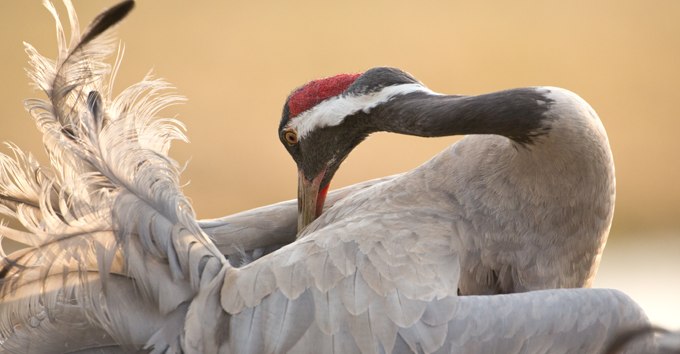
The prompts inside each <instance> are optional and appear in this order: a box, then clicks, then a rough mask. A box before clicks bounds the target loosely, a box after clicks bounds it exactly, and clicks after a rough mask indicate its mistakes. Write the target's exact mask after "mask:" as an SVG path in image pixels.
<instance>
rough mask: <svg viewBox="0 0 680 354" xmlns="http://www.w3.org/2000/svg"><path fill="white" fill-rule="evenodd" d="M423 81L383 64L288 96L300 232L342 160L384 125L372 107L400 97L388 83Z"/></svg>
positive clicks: (284, 136)
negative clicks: (372, 114)
mask: <svg viewBox="0 0 680 354" xmlns="http://www.w3.org/2000/svg"><path fill="white" fill-rule="evenodd" d="M417 83H418V82H417V81H416V80H415V79H414V78H413V77H411V76H410V75H409V74H407V73H405V72H403V71H401V70H399V69H394V68H384V67H381V68H374V69H370V70H368V71H366V72H365V73H362V74H340V75H336V76H332V77H328V78H324V79H319V80H314V81H311V82H309V83H307V84H305V85H303V86H301V87H299V88H297V89H296V90H294V91H293V92H292V93H291V94H290V95H289V96H288V99H287V100H286V103H285V104H284V106H283V113H282V118H281V123H280V125H279V131H278V133H279V139H280V140H281V142H282V143H283V145H284V147H285V148H286V149H287V150H288V152H289V153H290V155H291V156H292V157H293V159H294V160H295V163H296V164H297V168H298V233H300V232H301V231H302V230H303V229H304V227H305V226H307V225H308V224H309V223H311V222H312V221H314V220H315V219H316V218H317V217H318V216H319V215H320V214H321V212H322V209H323V204H324V201H325V199H326V193H327V191H328V187H329V185H330V182H331V179H332V178H333V176H334V174H335V172H336V171H337V170H338V168H339V167H340V164H341V163H342V161H344V159H345V158H346V157H347V155H349V153H350V151H352V149H354V147H356V146H357V145H358V144H359V143H360V142H361V141H363V140H364V139H365V138H366V137H367V136H368V135H369V134H370V133H372V132H374V131H376V130H379V129H376V127H375V125H374V124H373V122H372V120H371V119H370V118H371V117H370V112H371V110H372V109H374V108H376V107H378V106H379V105H380V104H382V103H384V102H387V101H389V100H390V99H392V98H393V97H394V95H391V96H390V95H386V94H384V92H386V91H387V90H385V88H387V87H392V88H395V87H400V86H403V85H409V84H410V85H413V84H417Z"/></svg>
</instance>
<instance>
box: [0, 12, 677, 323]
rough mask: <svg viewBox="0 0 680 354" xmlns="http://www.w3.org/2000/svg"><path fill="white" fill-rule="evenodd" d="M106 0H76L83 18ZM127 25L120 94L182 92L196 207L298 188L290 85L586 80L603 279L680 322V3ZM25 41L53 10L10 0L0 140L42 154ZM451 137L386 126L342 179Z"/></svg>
mask: <svg viewBox="0 0 680 354" xmlns="http://www.w3.org/2000/svg"><path fill="white" fill-rule="evenodd" d="M113 3H114V1H112V0H106V1H102V0H96V1H95V0H87V1H85V0H81V1H78V0H75V5H76V8H77V9H78V11H79V15H80V18H81V22H83V25H84V24H85V23H88V22H89V21H90V20H91V19H92V18H93V17H94V16H95V15H96V14H97V13H98V12H99V11H100V10H102V9H103V8H105V7H108V6H110V5H112V4H113ZM192 4H193V5H192ZM57 5H58V8H59V9H63V7H62V6H61V4H57ZM117 33H118V36H119V37H120V39H121V40H122V41H123V42H124V43H125V45H126V55H125V59H124V61H123V66H122V68H121V71H120V74H119V79H118V81H117V82H118V86H117V89H118V91H120V89H121V88H123V87H125V86H127V85H129V84H130V83H132V82H134V81H136V80H138V79H140V78H141V77H142V76H143V75H144V74H145V73H146V72H147V70H149V69H151V68H153V69H154V72H155V73H156V74H157V75H158V76H161V77H164V78H166V79H167V80H169V81H170V82H172V83H173V84H175V85H176V87H177V88H178V91H179V92H180V93H182V94H183V95H186V96H187V97H188V98H189V102H188V103H187V104H185V105H183V106H179V107H173V108H172V109H170V110H168V111H166V112H167V113H168V115H171V116H172V115H178V117H179V118H180V119H181V120H183V121H184V122H185V123H186V124H187V126H188V135H189V137H190V139H191V140H192V143H191V144H182V145H180V144H178V145H175V147H174V148H173V150H172V155H173V156H174V157H175V158H176V159H178V160H179V161H180V162H184V161H189V160H190V162H189V165H188V168H187V170H186V172H185V174H184V181H186V182H190V184H189V185H188V186H187V187H186V188H185V192H186V194H187V195H188V196H190V197H191V199H192V200H193V202H194V206H195V209H196V211H197V213H198V215H199V217H201V218H211V217H217V216H221V215H225V214H230V213H234V212H237V211H240V210H244V209H249V208H253V207H257V206H260V205H264V204H269V203H274V202H277V201H280V200H283V199H291V198H294V197H295V193H296V177H295V168H294V165H293V162H292V160H291V159H290V157H289V156H288V155H287V154H286V152H285V151H284V149H283V147H282V146H280V143H279V141H278V139H277V136H276V128H277V126H278V121H279V117H280V113H281V107H282V104H283V101H284V99H285V98H286V96H287V94H288V93H289V92H290V91H291V90H292V89H293V88H295V87H296V86H298V85H301V84H303V83H305V82H306V81H308V80H311V79H315V78H319V77H324V76H329V75H333V74H336V73H341V72H360V71H363V70H365V69H367V68H370V67H373V66H381V65H389V66H396V67H400V68H402V69H404V70H406V71H408V72H410V73H412V74H413V75H414V76H415V77H416V78H418V79H420V80H421V81H423V82H424V83H425V84H427V85H428V86H429V87H430V88H432V89H433V90H435V91H439V92H443V93H461V94H477V93H483V92H489V91H495V90H500V89H505V88H511V87H518V86H533V85H551V86H562V87H565V88H568V89H571V90H572V91H575V92H577V93H579V94H580V95H581V96H582V97H584V98H585V99H586V100H587V101H589V102H590V103H591V105H592V106H593V107H594V108H595V109H596V110H597V112H598V113H599V114H600V117H601V118H602V120H603V122H604V124H605V127H606V128H607V131H608V133H609V138H610V141H611V145H612V149H613V151H614V157H615V159H616V168H617V184H618V186H617V189H618V191H617V193H618V194H617V206H616V216H615V219H614V226H613V228H612V233H611V235H610V241H609V245H608V248H607V250H606V251H605V255H604V257H603V263H602V268H601V271H600V274H599V276H598V281H597V283H596V285H598V286H607V287H616V288H620V289H623V290H624V291H626V292H628V293H629V294H631V295H632V296H633V297H634V298H635V299H637V300H638V301H640V302H641V303H643V306H645V308H647V310H648V311H649V313H650V316H651V317H652V318H653V319H654V320H655V321H657V322H659V323H662V324H666V325H670V326H674V327H680V295H679V294H680V287H679V286H678V285H677V283H678V282H679V281H680V278H679V277H678V275H677V270H678V269H679V267H680V209H679V207H680V186H679V185H678V183H679V181H680V163H679V162H680V161H679V160H680V140H679V139H677V133H678V131H679V130H680V88H678V83H679V82H680V1H677V0H655V1H651V2H650V1H643V0H635V1H617V0H606V1H597V2H595V1H585V0H581V1H568V2H565V1H426V2H414V1H395V0H390V1H388V0H384V1H372V2H367V1H359V0H353V1H342V2H326V1H318V0H306V1H285V2H284V1H278V2H275V1H269V2H261V1H245V0H242V1H195V2H191V3H190V2H189V1H180V0H143V1H139V2H138V4H137V8H136V9H135V11H134V12H133V13H132V14H131V16H130V17H129V18H128V19H126V20H125V22H124V23H123V25H122V26H119V27H118V31H117ZM22 40H23V41H27V42H30V43H32V44H33V45H35V46H36V47H37V48H38V49H39V50H41V52H42V53H45V54H48V55H49V56H53V55H54V50H55V44H54V42H55V39H54V28H53V22H52V20H51V18H50V16H49V14H48V13H47V11H45V10H44V9H43V8H42V6H41V4H40V1H38V0H24V1H18V0H3V1H2V2H0V48H2V49H1V50H0V58H1V62H2V67H1V68H0V74H1V75H2V84H0V103H1V104H0V119H1V121H0V122H1V123H0V140H2V141H5V140H9V141H13V142H15V143H17V144H19V145H20V146H21V147H22V148H24V149H27V150H30V151H34V152H36V153H38V154H41V152H42V147H41V145H40V138H39V136H38V134H37V132H36V130H35V128H34V124H33V122H32V121H31V119H29V116H28V114H27V113H26V112H24V110H23V107H22V100H23V99H25V98H27V97H35V96H40V93H38V92H35V91H33V90H32V88H30V87H29V85H28V82H27V79H26V75H25V73H24V68H25V67H26V56H25V54H24V53H23V46H22ZM455 140H456V139H455V138H440V139H422V138H414V137H405V136H396V135H388V134H377V135H375V136H373V137H371V138H370V139H369V140H368V141H367V142H366V143H364V144H362V145H361V146H360V147H359V148H358V149H357V150H356V151H354V152H353V153H352V155H351V156H350V157H349V159H348V160H347V161H346V162H345V163H344V165H343V167H342V168H341V169H340V172H339V173H338V175H337V177H336V178H335V180H334V184H333V187H340V186H344V185H347V184H351V183H354V182H357V181H361V180H365V179H369V178H373V177H379V176H383V175H387V174H392V173H397V172H400V171H404V170H407V169H409V168H412V167H415V166H417V165H419V164H420V163H422V162H424V161H425V160H426V159H428V158H429V157H430V156H432V155H434V154H435V153H437V152H438V151H440V150H441V149H443V148H444V147H445V146H447V145H449V144H451V143H452V142H454V141H455ZM2 151H6V149H3V150H2Z"/></svg>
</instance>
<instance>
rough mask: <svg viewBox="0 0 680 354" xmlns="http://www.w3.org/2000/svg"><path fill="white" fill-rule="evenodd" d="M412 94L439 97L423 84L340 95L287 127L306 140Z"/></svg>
mask: <svg viewBox="0 0 680 354" xmlns="http://www.w3.org/2000/svg"><path fill="white" fill-rule="evenodd" d="M412 92H425V93H428V94H431V95H439V94H438V93H436V92H433V91H432V90H430V89H428V88H427V87H425V86H423V85H421V84H402V85H394V86H387V87H385V88H383V89H382V90H380V91H376V92H373V93H369V94H361V95H358V96H357V95H339V96H335V97H332V98H329V99H327V100H325V101H323V102H321V103H319V104H318V105H316V106H314V107H312V108H311V109H308V110H307V111H305V112H302V113H301V114H299V115H298V116H296V117H294V118H292V119H291V120H290V122H288V124H287V125H286V127H287V128H291V129H295V130H296V131H297V134H298V136H299V137H300V138H304V137H305V136H306V135H307V134H309V132H311V131H312V130H315V129H318V128H323V127H329V126H336V125H338V124H340V123H342V121H343V120H344V119H345V117H348V116H350V115H352V114H355V113H357V112H359V111H363V112H364V113H369V112H370V111H371V109H373V108H374V107H376V106H378V105H380V104H382V103H385V102H387V101H389V100H391V99H392V98H394V97H396V96H401V95H406V94H409V93H412Z"/></svg>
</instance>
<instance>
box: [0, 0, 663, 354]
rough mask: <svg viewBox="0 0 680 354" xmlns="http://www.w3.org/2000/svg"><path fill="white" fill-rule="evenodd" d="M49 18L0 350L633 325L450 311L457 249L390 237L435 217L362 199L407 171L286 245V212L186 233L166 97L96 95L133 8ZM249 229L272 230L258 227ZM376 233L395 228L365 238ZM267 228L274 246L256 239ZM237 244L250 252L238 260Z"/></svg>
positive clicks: (307, 343) (521, 306)
mask: <svg viewBox="0 0 680 354" xmlns="http://www.w3.org/2000/svg"><path fill="white" fill-rule="evenodd" d="M64 3H65V5H66V8H67V11H68V15H69V16H68V17H69V22H70V25H71V38H70V41H68V42H67V40H66V35H65V33H64V29H63V26H62V23H61V21H60V20H59V16H58V15H57V11H56V10H55V8H54V7H53V6H52V4H51V3H50V2H49V1H45V5H46V7H47V8H48V10H49V11H50V12H51V13H52V15H53V16H54V18H55V19H56V23H57V34H58V36H57V38H58V49H59V50H58V56H57V58H56V60H48V59H47V58H45V57H43V56H42V55H40V54H39V53H38V52H37V51H36V50H35V49H34V48H33V47H32V46H30V45H28V44H27V45H26V51H27V53H28V55H29V60H30V64H31V69H30V71H29V76H30V77H31V79H32V80H33V82H34V83H35V84H36V86H37V87H38V88H40V89H41V90H42V91H43V92H44V93H45V94H46V96H47V99H44V100H39V99H32V100H28V101H27V102H26V106H27V108H28V110H29V112H30V113H31V114H32V116H33V117H34V119H35V120H36V125H37V127H38V129H39V130H40V131H41V132H42V134H43V143H44V145H45V148H46V150H47V152H48V154H49V157H50V160H49V161H50V165H41V164H40V163H38V162H37V160H36V159H35V158H34V157H33V156H32V155H31V154H28V153H25V152H23V151H21V150H20V149H19V148H18V147H16V146H13V145H10V147H11V149H12V151H13V155H12V156H8V155H0V171H1V173H0V213H2V214H3V215H5V216H7V217H9V218H11V219H13V220H15V221H17V222H18V223H19V224H20V225H21V226H22V228H19V227H15V226H10V225H2V226H0V233H1V234H2V235H3V236H5V237H9V238H12V239H15V240H17V241H21V242H24V243H26V244H28V245H29V246H30V247H28V248H25V249H23V250H20V251H17V252H15V253H12V254H9V255H5V254H3V258H2V263H1V266H0V278H1V279H2V281H1V282H0V299H1V300H0V347H1V348H2V349H3V350H4V351H6V352H16V353H46V352H49V353H54V352H72V353H76V352H77V353H83V352H99V353H101V352H106V353H116V352H135V351H148V352H151V353H180V352H186V353H218V352H220V353H232V352H233V353H272V352H277V353H278V352H280V353H283V352H298V353H299V352H303V353H304V352H368V353H370V352H395V353H400V352H428V353H429V352H466V353H468V352H505V353H520V352H522V353H543V352H553V353H569V352H579V353H580V352H598V351H600V350H602V349H604V348H605V347H606V346H607V344H608V343H609V341H610V340H611V339H613V338H614V337H615V336H616V334H617V333H619V332H620V331H622V330H625V329H629V328H639V327H644V326H647V325H648V321H647V318H646V316H645V314H644V311H643V310H642V309H641V308H640V307H639V306H638V305H637V304H636V303H635V302H634V301H632V300H631V299H630V298H629V297H627V296H626V295H625V294H623V293H621V292H619V291H617V290H611V289H546V290H539V291H528V292H524V293H513V294H503V295H475V296H459V295H458V284H459V282H460V280H461V274H464V272H463V271H462V266H461V264H462V263H461V255H460V254H459V253H458V252H457V251H456V250H457V249H459V247H460V246H461V245H460V244H457V243H458V241H456V240H452V239H451V238H450V237H444V235H445V234H446V232H447V231H448V230H447V226H445V225H441V224H440V223H437V222H433V223H432V227H433V229H428V230H422V229H416V230H411V231H408V232H406V231H403V230H406V229H407V226H408V225H406V224H407V223H408V220H407V218H404V216H417V217H419V218H423V219H425V220H431V221H436V220H437V219H438V218H440V217H442V216H443V215H440V214H439V213H438V212H436V211H434V212H433V211H432V210H429V209H419V210H413V211H411V212H412V213H413V214H412V215H410V214H406V213H403V210H394V211H392V212H389V213H381V212H377V211H376V210H375V208H374V205H373V204H372V203H370V198H371V196H373V195H374V193H375V190H376V189H383V188H389V186H390V185H391V184H390V183H391V182H393V181H395V180H399V179H400V178H404V176H407V175H408V174H409V173H406V174H404V175H400V176H392V177H387V178H384V179H380V180H376V181H369V182H366V183H364V184H361V185H358V186H351V187H349V188H347V189H344V190H340V191H338V192H336V193H335V194H330V195H329V197H328V199H329V201H332V202H333V203H334V204H333V205H332V206H331V207H330V208H329V209H328V211H327V214H329V215H330V214H334V215H335V217H333V219H332V221H330V220H329V221H328V223H327V224H324V223H323V222H324V221H323V216H322V217H321V218H319V219H318V220H317V221H315V222H314V223H312V224H310V225H309V226H308V227H306V228H305V229H304V234H302V235H300V236H299V237H297V238H295V234H293V240H290V236H289V234H290V230H291V228H290V226H289V225H290V224H291V223H290V221H291V220H293V222H292V224H293V225H294V226H295V214H294V213H293V214H292V217H291V213H290V210H291V206H292V203H294V202H284V203H282V204H278V205H274V206H269V207H264V208H260V209H257V210H253V211H248V212H244V213H241V214H237V215H234V216H230V217H226V218H224V219H219V220H207V221H202V222H199V221H198V220H197V219H196V216H195V214H194V212H193V209H192V206H191V204H190V203H189V201H188V200H187V198H186V197H185V196H184V195H183V194H182V191H181V188H180V185H179V173H180V170H181V169H180V167H179V165H178V164H177V163H176V162H175V161H174V160H172V159H171V158H170V157H169V156H168V149H169V146H170V143H171V142H172V141H173V140H176V139H184V134H183V132H182V126H181V123H180V122H179V121H177V120H175V119H170V118H159V117H158V115H159V112H160V110H161V109H162V108H163V107H165V106H167V105H169V104H173V103H176V102H178V101H179V100H181V98H180V97H178V96H176V95H174V94H172V93H171V92H169V91H168V90H169V89H170V86H169V85H168V84H167V83H165V82H164V81H162V80H159V79H154V78H152V77H146V78H144V79H143V80H142V81H140V82H139V83H136V84H133V85H132V86H130V87H128V88H127V89H125V90H123V92H122V93H120V94H119V95H118V96H116V97H113V95H112V94H111V91H110V82H109V81H107V79H108V78H109V76H108V75H109V74H110V71H111V70H112V69H111V68H110V67H109V66H108V65H107V64H106V63H105V61H104V59H105V58H106V57H107V55H109V54H110V53H111V52H112V48H111V47H110V46H109V45H108V44H107V43H108V42H107V41H105V40H102V36H101V35H102V33H103V32H104V31H105V30H106V29H107V28H109V27H111V26H113V25H114V24H116V23H118V22H119V21H120V20H121V19H122V18H124V17H125V16H126V15H127V13H128V12H129V11H130V10H131V9H132V7H133V1H132V0H127V1H123V2H121V3H119V4H118V5H115V6H113V7H112V8H110V9H109V10H107V11H105V12H104V13H102V14H101V15H99V16H98V17H97V18H95V20H94V21H93V23H92V24H91V25H90V26H89V27H88V28H87V29H86V30H85V31H84V33H82V34H81V33H80V27H79V24H78V20H77V17H76V15H75V10H74V8H73V6H72V4H71V3H70V1H69V0H65V1H64ZM118 63H119V62H118V61H117V62H116V64H115V65H114V69H113V71H114V72H115V70H116V67H117V65H118ZM107 82H109V83H108V84H107ZM401 193H402V197H404V196H406V195H407V194H408V191H405V190H402V191H401ZM357 202H363V204H361V203H359V205H357ZM348 204H349V206H350V207H348ZM263 215H279V217H280V219H279V220H280V221H274V222H272V223H271V224H268V223H267V221H261V222H259V223H258V222H257V220H256V219H257V218H258V217H262V216H263ZM342 215H345V216H344V217H343V216H342ZM358 215H361V217H362V220H358V219H357V218H356V216H358ZM376 223H379V224H382V225H384V226H385V227H389V228H392V227H396V228H397V229H399V230H402V231H400V232H393V233H392V232H390V233H387V232H385V233H377V234H372V235H367V234H365V233H364V230H363V228H364V226H366V225H374V224H376ZM259 225H264V226H263V227H259ZM314 225H316V226H314ZM315 228H317V229H315ZM204 229H205V230H206V231H209V230H211V231H212V232H213V234H214V237H216V238H218V239H219V242H217V243H218V244H221V245H222V246H221V247H220V248H218V246H217V245H216V243H215V242H213V240H212V238H211V237H210V236H209V235H208V234H207V233H206V231H204ZM239 229H240V231H239ZM277 230H282V231H283V233H284V234H286V235H284V236H281V237H278V238H275V239H274V240H273V241H269V242H267V241H266V235H269V234H272V233H277ZM219 231H224V232H223V233H220V232H219ZM431 232H432V233H431ZM240 233H243V234H244V235H245V236H244V235H240ZM248 235H251V236H252V238H255V239H256V240H255V241H254V242H251V243H248V244H247V246H243V244H244V243H243V242H246V241H248V240H247V239H249V238H250V237H251V236H248ZM263 235H265V236H263ZM430 235H435V236H434V237H430ZM232 238H233V239H234V242H230V240H231V239H232ZM234 245H236V246H234ZM239 247H241V251H243V252H244V253H247V252H251V251H252V252H254V251H257V252H260V253H262V254H258V255H254V254H250V255H248V254H247V255H248V256H252V259H248V260H245V261H244V262H243V264H239V266H234V265H232V264H231V263H230V262H231V259H227V257H225V255H224V253H229V252H234V251H235V250H234V248H239ZM266 247H271V249H269V250H262V249H264V248H266ZM226 250H230V251H229V252H225V251H226ZM267 252H270V253H267ZM652 344H653V343H651V342H650V341H649V340H648V339H644V340H639V341H635V342H634V343H632V344H631V345H627V346H626V348H625V349H626V350H629V351H630V352H636V351H644V350H647V349H652V348H650V345H652Z"/></svg>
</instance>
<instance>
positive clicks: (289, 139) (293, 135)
mask: <svg viewBox="0 0 680 354" xmlns="http://www.w3.org/2000/svg"><path fill="white" fill-rule="evenodd" d="M283 138H284V139H286V143H288V145H295V144H297V143H298V135H297V132H295V131H294V130H288V131H286V132H285V133H283Z"/></svg>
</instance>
